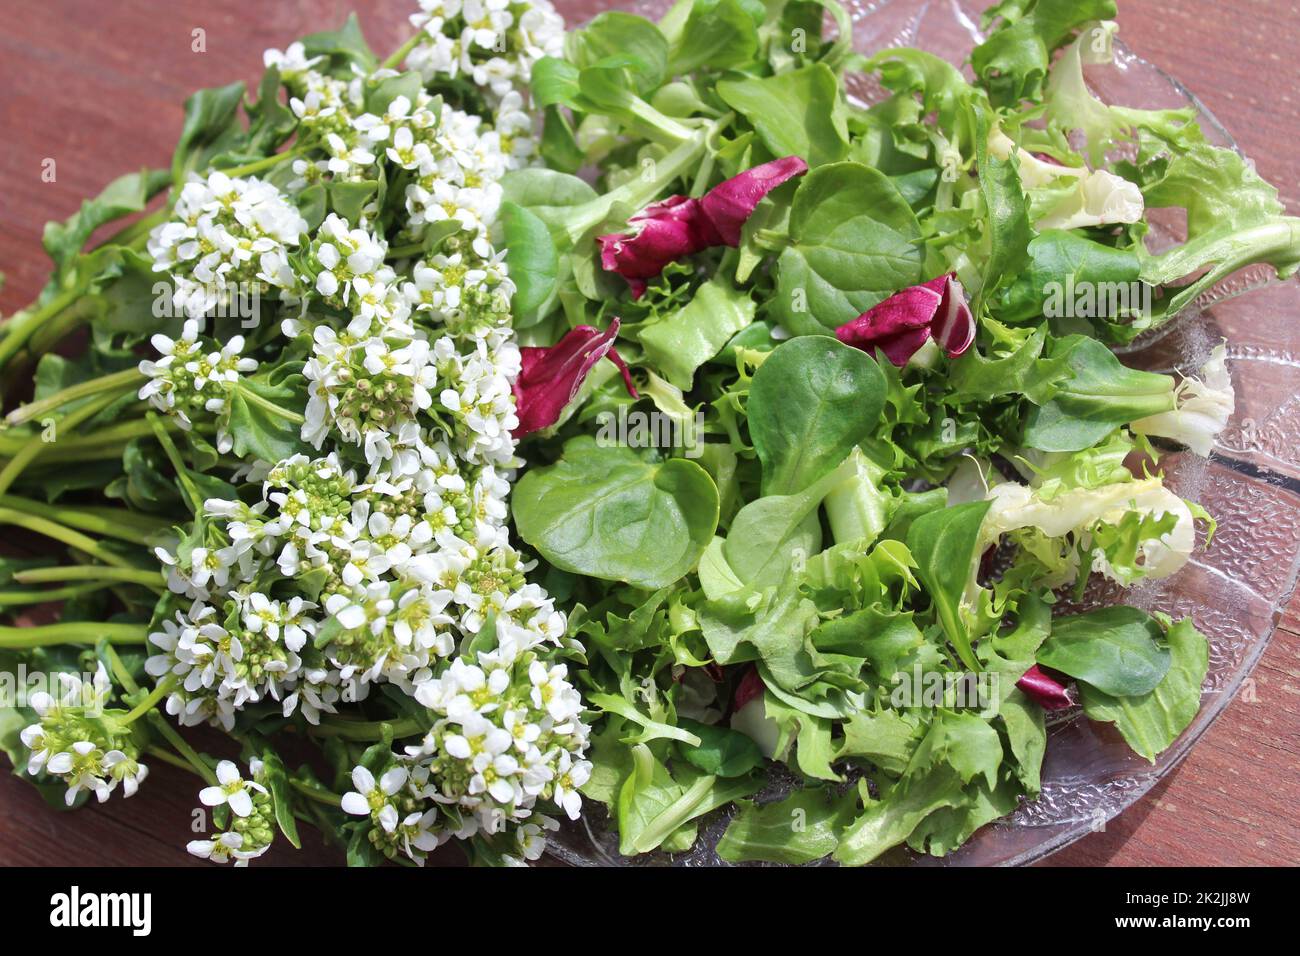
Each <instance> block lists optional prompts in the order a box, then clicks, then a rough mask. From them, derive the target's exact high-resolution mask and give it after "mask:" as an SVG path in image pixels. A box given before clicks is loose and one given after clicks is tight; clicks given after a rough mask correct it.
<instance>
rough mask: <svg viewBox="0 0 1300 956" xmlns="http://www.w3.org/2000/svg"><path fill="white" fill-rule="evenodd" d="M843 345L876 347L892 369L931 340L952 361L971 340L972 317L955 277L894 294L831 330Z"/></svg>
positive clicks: (931, 281) (972, 340) (902, 363)
mask: <svg viewBox="0 0 1300 956" xmlns="http://www.w3.org/2000/svg"><path fill="white" fill-rule="evenodd" d="M835 337H836V338H838V339H839V340H840V341H841V342H843V343H844V344H845V345H852V346H854V347H855V348H860V349H862V350H863V351H866V352H872V351H875V350H876V349H880V350H881V351H882V352H884V353H885V355H886V357H887V358H888V359H889V361H891V362H893V363H894V364H895V365H898V366H900V367H901V366H903V365H906V364H907V362H908V360H909V359H910V358H911V357H912V356H913V355H914V354H915V353H916V351H917V350H918V349H919V348H921V346H923V345H924V344H925V340H926V339H928V338H933V339H934V340H935V341H936V342H937V343H938V344H939V345H940V346H941V347H942V348H943V350H944V352H946V353H947V355H948V357H949V358H956V357H957V356H959V355H961V354H962V353H963V352H965V351H966V350H967V349H968V348H970V347H971V343H973V342H974V341H975V317H974V315H972V314H971V310H970V306H969V305H967V304H966V292H965V290H963V289H962V287H961V283H960V282H958V281H957V276H956V274H954V273H949V274H948V275H942V276H939V277H938V278H936V279H931V280H930V281H929V282H923V283H921V285H914V286H912V287H911V288H908V289H904V290H903V291H902V292H896V293H895V294H894V295H891V296H890V297H889V298H888V299H886V300H885V301H884V302H881V303H880V304H879V305H876V306H873V307H872V308H870V309H868V310H867V311H866V312H863V313H862V314H861V315H860V316H858V317H857V318H856V319H853V320H852V321H850V322H846V323H844V324H843V325H841V326H840V327H839V328H838V329H836V330H835Z"/></svg>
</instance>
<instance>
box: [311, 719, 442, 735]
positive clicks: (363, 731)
mask: <svg viewBox="0 0 1300 956" xmlns="http://www.w3.org/2000/svg"><path fill="white" fill-rule="evenodd" d="M385 726H388V727H391V728H392V729H393V737H394V739H396V738H398V737H413V736H414V735H416V734H419V733H423V732H424V731H425V730H426V729H427V728H426V726H425V725H424V724H421V723H420V722H419V721H417V720H415V718H413V717H406V718H403V719H402V720H353V721H349V720H322V721H321V722H320V724H319V725H318V726H316V727H311V728H309V729H308V731H307V733H309V734H311V735H312V736H314V737H341V738H342V739H344V740H382V739H383V737H384V727H385Z"/></svg>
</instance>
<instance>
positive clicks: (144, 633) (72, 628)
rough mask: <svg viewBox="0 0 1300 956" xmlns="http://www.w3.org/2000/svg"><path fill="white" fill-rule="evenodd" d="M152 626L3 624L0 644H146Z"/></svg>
mask: <svg viewBox="0 0 1300 956" xmlns="http://www.w3.org/2000/svg"><path fill="white" fill-rule="evenodd" d="M148 639H149V628H147V627H146V626H145V625H143V624H114V623H111V622H107V621H69V622H65V623H61V624H44V625H42V626H40V627H3V626H0V647H8V648H12V649H15V650H17V649H25V648H32V647H48V646H50V645H53V644H95V643H98V642H99V641H108V642H109V643H110V644H143V643H145V642H146V641H147V640H148Z"/></svg>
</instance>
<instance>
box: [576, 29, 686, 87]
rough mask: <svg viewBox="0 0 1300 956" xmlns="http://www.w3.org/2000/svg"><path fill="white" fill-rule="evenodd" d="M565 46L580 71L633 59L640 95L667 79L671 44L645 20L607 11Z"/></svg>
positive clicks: (579, 31)
mask: <svg viewBox="0 0 1300 956" xmlns="http://www.w3.org/2000/svg"><path fill="white" fill-rule="evenodd" d="M564 45H565V53H566V55H567V57H568V60H569V61H570V62H571V63H573V64H575V65H576V66H577V67H578V69H579V70H582V69H584V68H586V67H589V66H593V65H595V64H596V63H599V62H600V61H602V60H604V59H605V58H606V57H610V56H617V55H627V56H631V57H634V58H635V59H636V60H637V63H638V67H637V69H636V71H635V75H634V87H635V88H636V90H637V92H638V93H641V94H645V93H649V92H651V91H652V90H654V89H656V88H658V87H659V85H660V84H661V83H663V81H664V79H665V78H666V77H667V75H668V41H667V40H666V39H665V38H664V35H663V34H662V33H661V32H660V31H659V28H658V27H657V26H655V25H654V24H653V23H651V22H650V21H649V20H647V19H646V18H645V17H638V16H636V15H634V14H631V13H623V12H621V11H619V10H607V11H605V12H604V13H602V14H599V15H598V16H596V17H594V18H593V19H592V20H591V22H590V23H588V24H587V25H586V26H585V27H583V28H582V29H581V30H575V31H573V32H572V33H570V34H569V35H568V36H567V37H566V38H565V43H564ZM674 72H677V71H674Z"/></svg>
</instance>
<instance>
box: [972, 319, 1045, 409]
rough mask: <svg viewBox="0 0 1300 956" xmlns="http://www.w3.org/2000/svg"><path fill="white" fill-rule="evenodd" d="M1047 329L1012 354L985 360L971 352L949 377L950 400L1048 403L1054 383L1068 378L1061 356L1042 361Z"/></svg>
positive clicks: (1040, 330)
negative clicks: (1011, 399) (1012, 399)
mask: <svg viewBox="0 0 1300 956" xmlns="http://www.w3.org/2000/svg"><path fill="white" fill-rule="evenodd" d="M1046 343H1047V329H1046V328H1045V327H1042V326H1040V327H1039V328H1037V329H1035V330H1034V331H1033V333H1032V334H1031V335H1030V336H1029V338H1027V339H1025V341H1024V343H1023V344H1022V345H1021V346H1020V347H1019V348H1017V349H1016V350H1015V351H1013V352H1011V353H1009V354H1002V355H999V356H997V357H996V358H985V357H984V356H983V355H982V354H981V353H980V351H979V349H971V350H970V351H968V352H967V353H966V354H965V355H963V356H961V357H960V358H958V359H955V360H954V361H953V363H952V366H951V371H950V372H949V375H948V385H949V387H950V388H951V390H952V391H951V393H950V395H949V400H950V401H952V402H953V403H961V402H968V401H976V402H991V401H994V400H995V399H999V398H1003V397H1005V396H1008V395H1024V396H1025V397H1026V398H1028V399H1029V400H1030V401H1031V402H1033V403H1035V404H1036V405H1042V404H1045V403H1046V402H1048V401H1050V400H1051V398H1052V396H1053V395H1055V394H1056V391H1057V387H1056V383H1057V382H1059V381H1060V380H1061V379H1063V378H1065V377H1066V376H1067V375H1068V374H1069V367H1068V366H1067V364H1066V360H1065V357H1064V356H1056V357H1054V358H1044V357H1043V348H1044V346H1045V345H1046Z"/></svg>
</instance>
